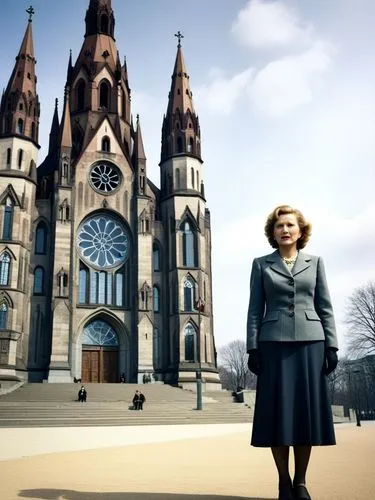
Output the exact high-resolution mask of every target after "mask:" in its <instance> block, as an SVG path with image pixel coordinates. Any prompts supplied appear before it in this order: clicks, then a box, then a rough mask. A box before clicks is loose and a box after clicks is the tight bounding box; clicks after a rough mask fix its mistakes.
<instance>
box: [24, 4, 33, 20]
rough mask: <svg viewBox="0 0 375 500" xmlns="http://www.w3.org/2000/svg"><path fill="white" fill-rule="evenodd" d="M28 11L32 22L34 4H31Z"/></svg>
mask: <svg viewBox="0 0 375 500" xmlns="http://www.w3.org/2000/svg"><path fill="white" fill-rule="evenodd" d="M26 12H27V13H28V14H29V22H31V21H32V18H33V15H34V14H35V10H34V9H33V6H32V5H30V7H29V8H28V9H26Z"/></svg>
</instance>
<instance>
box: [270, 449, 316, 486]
mask: <svg viewBox="0 0 375 500" xmlns="http://www.w3.org/2000/svg"><path fill="white" fill-rule="evenodd" d="M293 449H294V480H293V483H294V484H305V483H306V470H307V466H308V465H309V460H310V454H311V446H294V447H293ZM271 450H272V455H273V459H274V460H275V464H276V467H277V471H278V473H279V484H289V483H290V482H291V479H290V474H289V446H275V447H272V448H271Z"/></svg>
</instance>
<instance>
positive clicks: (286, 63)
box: [249, 41, 334, 117]
mask: <svg viewBox="0 0 375 500" xmlns="http://www.w3.org/2000/svg"><path fill="white" fill-rule="evenodd" d="M333 51H334V49H333V46H332V45H331V44H329V43H328V42H323V41H317V42H315V43H314V45H313V46H312V47H311V48H310V49H308V50H306V51H304V52H302V53H301V54H298V55H291V56H287V57H284V58H282V59H279V60H276V61H272V62H270V63H269V64H267V66H265V67H264V68H263V69H261V70H260V71H259V72H258V73H257V74H256V75H255V77H254V80H253V83H252V85H251V86H250V88H249V92H250V98H251V102H252V103H253V105H254V107H255V109H256V110H257V111H258V112H260V113H262V114H264V115H266V116H270V117H279V116H284V115H286V114H288V113H290V112H291V111H293V110H295V109H296V108H298V107H299V106H301V105H302V104H308V103H309V102H311V101H312V99H313V94H314V87H315V84H316V83H317V81H318V79H319V78H320V77H321V76H322V75H323V74H324V73H326V72H327V71H328V70H329V68H330V66H331V57H332V54H333Z"/></svg>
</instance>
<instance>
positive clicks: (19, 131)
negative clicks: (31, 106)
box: [17, 118, 23, 134]
mask: <svg viewBox="0 0 375 500" xmlns="http://www.w3.org/2000/svg"><path fill="white" fill-rule="evenodd" d="M17 134H23V120H22V118H18V121H17Z"/></svg>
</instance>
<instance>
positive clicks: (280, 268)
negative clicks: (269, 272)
mask: <svg viewBox="0 0 375 500" xmlns="http://www.w3.org/2000/svg"><path fill="white" fill-rule="evenodd" d="M310 261H311V257H310V255H307V254H304V253H301V252H298V257H297V260H296V263H295V264H294V267H293V269H292V271H289V269H288V268H287V267H286V265H285V264H284V262H283V260H282V258H281V257H280V254H279V252H278V251H277V250H275V251H274V252H273V253H271V254H270V255H268V256H267V258H266V262H269V263H270V264H271V268H272V269H273V270H274V271H276V272H277V273H279V274H282V275H283V276H287V277H288V278H290V276H296V275H297V274H299V273H301V272H302V271H304V270H305V269H307V268H308V267H310Z"/></svg>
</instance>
